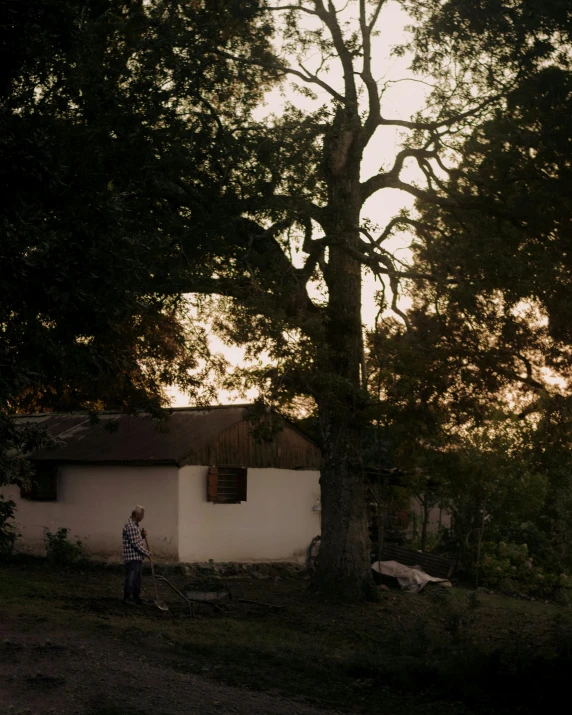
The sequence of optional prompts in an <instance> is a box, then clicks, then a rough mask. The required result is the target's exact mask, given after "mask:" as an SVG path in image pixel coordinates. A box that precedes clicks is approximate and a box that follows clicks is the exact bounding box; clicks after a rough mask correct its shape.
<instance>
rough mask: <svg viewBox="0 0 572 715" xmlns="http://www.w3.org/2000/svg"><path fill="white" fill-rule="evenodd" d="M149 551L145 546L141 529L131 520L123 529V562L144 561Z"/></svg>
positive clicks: (128, 520)
mask: <svg viewBox="0 0 572 715" xmlns="http://www.w3.org/2000/svg"><path fill="white" fill-rule="evenodd" d="M145 556H149V551H147V549H146V548H145V547H144V546H143V535H142V534H141V528H140V527H139V524H137V523H136V522H135V521H133V519H131V518H129V519H127V521H126V522H125V526H124V527H123V561H143V559H144V558H145Z"/></svg>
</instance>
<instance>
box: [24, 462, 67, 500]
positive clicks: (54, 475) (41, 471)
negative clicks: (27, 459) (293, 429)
mask: <svg viewBox="0 0 572 715" xmlns="http://www.w3.org/2000/svg"><path fill="white" fill-rule="evenodd" d="M20 496H21V497H22V499H30V500H31V501H56V500H57V498H58V465H57V464H52V463H50V462H36V463H35V464H34V474H33V475H32V483H31V484H30V486H29V487H22V488H21V489H20Z"/></svg>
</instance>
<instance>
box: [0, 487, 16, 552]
mask: <svg viewBox="0 0 572 715" xmlns="http://www.w3.org/2000/svg"><path fill="white" fill-rule="evenodd" d="M15 511H16V503H15V502H13V501H12V500H11V499H10V500H8V501H4V496H3V495H2V494H0V558H5V557H6V556H10V554H11V553H12V551H13V550H14V544H15V543H16V539H17V538H18V536H20V533H19V531H18V529H16V527H15V526H14V524H13V523H11V521H12V519H13V518H14V512H15Z"/></svg>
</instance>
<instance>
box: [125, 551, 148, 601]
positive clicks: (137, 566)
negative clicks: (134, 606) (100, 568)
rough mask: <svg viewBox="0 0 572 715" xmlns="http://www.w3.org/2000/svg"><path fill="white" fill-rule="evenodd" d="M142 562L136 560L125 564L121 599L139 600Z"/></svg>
mask: <svg viewBox="0 0 572 715" xmlns="http://www.w3.org/2000/svg"><path fill="white" fill-rule="evenodd" d="M142 566H143V561H141V560H139V559H136V560H133V561H126V562H125V587H124V589H123V598H129V596H133V598H135V599H137V598H139V594H140V593H141V569H142Z"/></svg>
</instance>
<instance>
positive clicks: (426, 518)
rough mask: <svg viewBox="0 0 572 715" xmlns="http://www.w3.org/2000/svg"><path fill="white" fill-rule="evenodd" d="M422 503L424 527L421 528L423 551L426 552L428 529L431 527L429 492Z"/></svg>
mask: <svg viewBox="0 0 572 715" xmlns="http://www.w3.org/2000/svg"><path fill="white" fill-rule="evenodd" d="M420 501H421V506H422V507H423V525H422V527H421V551H425V549H426V547H427V527H428V525H429V497H428V496H427V492H425V496H424V498H423V499H421V500H420Z"/></svg>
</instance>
